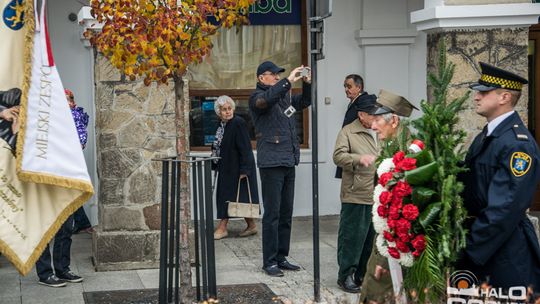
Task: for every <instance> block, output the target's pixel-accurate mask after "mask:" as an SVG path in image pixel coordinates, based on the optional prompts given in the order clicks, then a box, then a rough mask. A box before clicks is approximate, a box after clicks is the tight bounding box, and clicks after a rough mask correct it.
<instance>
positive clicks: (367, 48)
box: [294, 0, 426, 216]
mask: <svg viewBox="0 0 540 304" xmlns="http://www.w3.org/2000/svg"><path fill="white" fill-rule="evenodd" d="M338 3H339V5H337V4H338ZM333 4H334V7H333V12H332V16H331V17H329V18H328V19H326V20H325V29H324V31H325V40H324V53H325V59H323V60H321V61H318V67H317V69H318V77H319V79H318V80H319V81H318V87H317V90H318V117H319V127H318V133H319V139H318V140H319V162H320V164H319V205H320V214H339V211H340V207H341V204H340V201H339V188H340V180H338V179H335V178H334V173H335V168H336V166H335V165H334V163H333V161H332V153H333V148H334V144H335V139H336V137H337V134H338V132H339V130H340V129H341V123H342V121H343V116H344V114H345V111H346V109H347V104H348V99H347V98H346V96H345V93H344V89H343V80H344V78H345V76H346V75H348V74H352V73H356V74H360V75H361V76H362V77H363V78H364V81H365V84H366V91H368V92H369V93H370V94H378V93H379V90H380V89H382V88H384V89H388V90H390V91H393V92H395V93H398V94H401V95H403V96H405V97H407V98H408V99H409V100H410V101H411V102H413V103H414V104H419V102H420V100H421V99H422V98H425V96H426V85H425V84H426V36H425V34H424V33H418V32H416V30H415V29H414V26H412V25H411V24H410V21H409V12H411V11H414V10H418V9H421V8H422V7H423V2H422V1H420V0H409V1H392V0H378V1H375V0H369V1H366V0H362V1H358V0H343V1H339V2H336V1H334V2H333ZM362 31H363V32H362ZM359 32H360V33H359ZM411 32H413V34H411ZM359 35H364V38H365V39H364V38H362V37H359ZM410 35H414V36H412V37H411V36H410ZM325 99H326V100H327V101H329V104H327V103H325ZM310 153H311V152H310V151H309V150H306V151H302V157H301V164H300V166H299V167H298V170H297V175H296V176H297V177H296V194H295V195H296V200H295V211H294V215H295V216H301V215H311V214H312V206H311V202H312V199H311V154H310Z"/></svg>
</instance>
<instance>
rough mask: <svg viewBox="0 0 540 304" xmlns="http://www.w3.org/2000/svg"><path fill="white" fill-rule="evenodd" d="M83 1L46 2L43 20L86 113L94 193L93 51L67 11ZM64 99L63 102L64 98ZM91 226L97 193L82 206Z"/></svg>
mask: <svg viewBox="0 0 540 304" xmlns="http://www.w3.org/2000/svg"><path fill="white" fill-rule="evenodd" d="M82 5H83V4H81V3H80V2H78V1H68V0H55V1H49V2H48V3H47V14H48V15H47V21H48V23H49V35H50V39H51V44H52V49H53V54H54V57H55V63H56V65H57V67H58V73H59V74H60V78H61V79H62V84H63V85H64V87H65V88H69V89H70V90H72V91H73V94H74V95H75V101H76V103H77V105H78V106H81V107H83V108H84V109H85V111H86V112H87V113H88V115H89V116H90V119H89V123H88V142H87V144H86V148H85V149H84V151H83V152H84V158H85V159H86V166H87V167H88V171H89V174H90V178H91V180H92V184H93V185H94V189H95V190H96V194H97V193H98V191H99V189H98V178H97V171H96V144H95V132H94V125H95V106H94V86H93V83H94V80H93V75H92V73H93V69H94V61H93V50H92V49H91V48H87V47H85V46H84V45H83V43H82V41H81V27H80V26H79V24H78V23H77V21H76V20H75V21H70V20H69V19H68V16H69V14H70V13H74V14H77V13H78V12H79V10H80V9H81V7H82ZM66 102H67V101H66ZM84 208H85V210H86V214H87V215H88V217H89V219H90V222H91V223H92V224H93V225H96V224H97V223H98V210H97V209H98V206H97V196H96V195H94V196H93V197H92V198H91V199H90V200H89V201H88V202H87V203H86V204H85V206H84Z"/></svg>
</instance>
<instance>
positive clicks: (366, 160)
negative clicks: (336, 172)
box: [360, 154, 377, 167]
mask: <svg viewBox="0 0 540 304" xmlns="http://www.w3.org/2000/svg"><path fill="white" fill-rule="evenodd" d="M376 159H377V157H376V156H375V155H371V154H364V155H360V164H361V165H362V166H364V167H369V166H371V165H372V164H373V163H374V162H375V160H376Z"/></svg>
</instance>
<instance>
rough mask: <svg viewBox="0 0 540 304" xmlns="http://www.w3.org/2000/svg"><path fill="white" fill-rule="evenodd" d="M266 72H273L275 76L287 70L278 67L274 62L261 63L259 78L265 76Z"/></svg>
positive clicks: (258, 72)
mask: <svg viewBox="0 0 540 304" xmlns="http://www.w3.org/2000/svg"><path fill="white" fill-rule="evenodd" d="M264 72H272V73H274V74H277V73H283V72H285V69H284V68H280V67H278V66H277V65H276V64H275V63H273V62H272V61H265V62H263V63H261V64H260V65H259V67H258V68H257V77H259V75H261V74H263V73H264Z"/></svg>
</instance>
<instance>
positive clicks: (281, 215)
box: [259, 167, 295, 267]
mask: <svg viewBox="0 0 540 304" xmlns="http://www.w3.org/2000/svg"><path fill="white" fill-rule="evenodd" d="M259 173H260V175H261V185H262V199H263V206H264V214H263V218H262V225H263V228H262V248H263V267H268V266H271V265H276V264H277V263H278V262H282V261H284V260H285V257H286V256H288V255H289V245H290V241H291V224H292V214H293V203H294V178H295V168H294V167H273V168H259Z"/></svg>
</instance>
